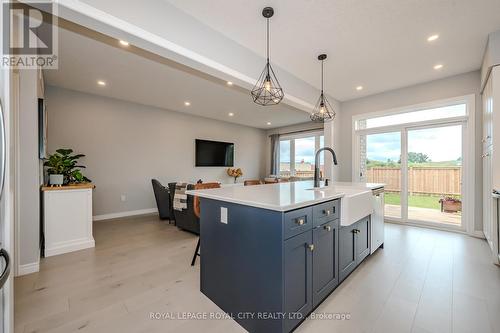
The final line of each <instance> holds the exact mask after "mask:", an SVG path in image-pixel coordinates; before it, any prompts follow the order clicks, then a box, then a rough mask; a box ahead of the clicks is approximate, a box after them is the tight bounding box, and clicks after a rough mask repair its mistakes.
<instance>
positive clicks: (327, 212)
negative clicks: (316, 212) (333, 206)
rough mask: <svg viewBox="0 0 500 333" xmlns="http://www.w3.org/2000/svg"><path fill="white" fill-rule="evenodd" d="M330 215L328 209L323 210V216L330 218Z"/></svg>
mask: <svg viewBox="0 0 500 333" xmlns="http://www.w3.org/2000/svg"><path fill="white" fill-rule="evenodd" d="M331 213H332V212H331V211H330V210H329V209H323V215H326V216H330V214H331Z"/></svg>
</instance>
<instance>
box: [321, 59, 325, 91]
mask: <svg viewBox="0 0 500 333" xmlns="http://www.w3.org/2000/svg"><path fill="white" fill-rule="evenodd" d="M323 62H324V60H321V94H323Z"/></svg>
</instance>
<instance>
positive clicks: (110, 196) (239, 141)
mask: <svg viewBox="0 0 500 333" xmlns="http://www.w3.org/2000/svg"><path fill="white" fill-rule="evenodd" d="M45 96H46V101H47V110H48V119H49V130H48V148H49V152H53V151H54V150H55V149H57V148H61V147H68V148H73V149H74V150H75V151H76V152H78V153H83V154H86V155H87V156H86V157H85V158H84V159H82V163H83V164H85V165H86V166H87V169H86V170H85V174H86V175H87V176H88V177H89V178H90V179H92V181H93V182H94V183H95V185H96V189H95V191H94V206H93V208H94V216H95V215H104V214H113V213H120V212H126V211H135V210H142V209H148V208H154V207H156V203H155V201H154V196H153V192H152V188H151V178H157V179H159V180H160V181H161V182H162V183H167V182H172V181H179V180H185V181H196V180H198V179H199V178H201V179H203V180H204V181H210V180H218V181H222V182H223V183H230V182H232V178H230V177H229V176H227V175H226V168H223V167H211V168H206V167H205V168H199V167H198V168H196V167H195V166H194V140H195V139H196V138H201V139H209V140H218V141H229V142H234V143H235V167H241V168H242V169H243V172H244V176H243V177H242V178H243V179H245V178H259V177H261V176H263V174H264V166H265V151H266V142H267V141H266V135H265V132H264V131H263V130H259V129H255V128H250V127H245V126H240V125H235V124H231V123H226V122H221V121H215V120H211V119H207V118H202V117H196V116H191V115H186V114H182V113H179V112H172V111H168V110H164V109H159V108H154V107H148V106H144V105H139V104H134V103H129V102H124V101H120V100H116V99H111V98H105V97H100V96H96V95H90V94H85V93H80V92H76V91H71V90H66V89H62V88H58V87H52V86H49V87H47V88H46V91H45ZM122 194H124V195H126V199H127V200H126V201H125V202H122V201H121V200H120V196H121V195H122Z"/></svg>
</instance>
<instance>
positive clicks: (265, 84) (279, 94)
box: [251, 7, 284, 106]
mask: <svg viewBox="0 0 500 333" xmlns="http://www.w3.org/2000/svg"><path fill="white" fill-rule="evenodd" d="M262 15H263V16H264V17H265V18H266V19H267V49H266V51H267V61H266V66H265V67H264V70H263V71H262V73H261V74H260V76H259V79H258V80H257V82H256V83H255V86H254V87H253V89H252V92H251V94H252V98H253V101H254V102H255V103H257V104H259V105H262V106H267V105H276V104H279V103H280V102H281V100H282V99H283V96H284V94H283V89H282V88H281V86H280V83H279V81H278V78H277V77H276V74H274V70H273V68H272V67H271V63H270V62H269V19H270V18H271V17H272V16H273V15H274V9H273V8H271V7H266V8H264V9H263V10H262Z"/></svg>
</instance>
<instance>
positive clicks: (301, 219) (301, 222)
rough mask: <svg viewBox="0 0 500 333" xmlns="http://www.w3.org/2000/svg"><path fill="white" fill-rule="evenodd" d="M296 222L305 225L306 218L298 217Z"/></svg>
mask: <svg viewBox="0 0 500 333" xmlns="http://www.w3.org/2000/svg"><path fill="white" fill-rule="evenodd" d="M295 223H297V224H298V225H304V223H305V221H304V219H303V218H300V219H297V220H296V221H295Z"/></svg>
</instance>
